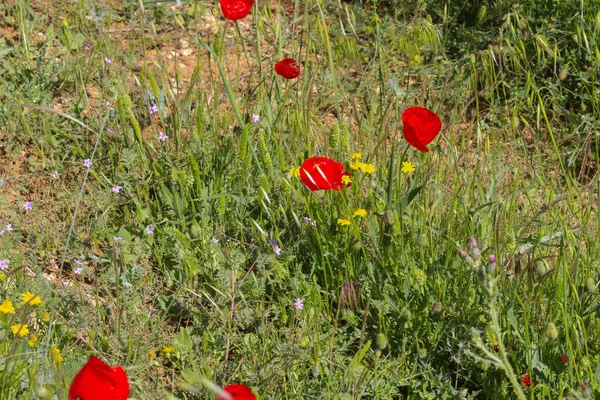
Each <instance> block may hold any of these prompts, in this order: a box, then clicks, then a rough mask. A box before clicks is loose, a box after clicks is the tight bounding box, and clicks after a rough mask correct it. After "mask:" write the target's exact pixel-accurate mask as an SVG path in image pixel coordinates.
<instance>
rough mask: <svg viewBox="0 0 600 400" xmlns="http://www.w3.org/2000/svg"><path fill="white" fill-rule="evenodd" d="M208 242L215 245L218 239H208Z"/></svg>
mask: <svg viewBox="0 0 600 400" xmlns="http://www.w3.org/2000/svg"><path fill="white" fill-rule="evenodd" d="M210 241H211V243H215V244H216V243H219V239H215V238H212V239H210Z"/></svg>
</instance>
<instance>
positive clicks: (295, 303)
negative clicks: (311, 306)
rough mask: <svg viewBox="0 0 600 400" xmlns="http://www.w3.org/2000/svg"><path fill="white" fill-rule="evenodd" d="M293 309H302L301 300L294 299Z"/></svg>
mask: <svg viewBox="0 0 600 400" xmlns="http://www.w3.org/2000/svg"><path fill="white" fill-rule="evenodd" d="M294 307H296V310H302V309H303V308H304V303H303V302H302V299H296V301H294Z"/></svg>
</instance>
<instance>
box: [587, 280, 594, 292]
mask: <svg viewBox="0 0 600 400" xmlns="http://www.w3.org/2000/svg"><path fill="white" fill-rule="evenodd" d="M585 288H586V289H587V290H588V292H593V291H594V290H596V281H595V280H594V278H592V277H589V278H588V279H587V281H586V282H585Z"/></svg>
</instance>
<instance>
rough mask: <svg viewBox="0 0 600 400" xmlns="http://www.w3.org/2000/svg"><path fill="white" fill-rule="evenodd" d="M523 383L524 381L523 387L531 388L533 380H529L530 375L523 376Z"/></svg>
mask: <svg viewBox="0 0 600 400" xmlns="http://www.w3.org/2000/svg"><path fill="white" fill-rule="evenodd" d="M521 381H523V385H525V386H527V387H529V386H531V379H530V378H529V375H527V374H524V375H523V376H521Z"/></svg>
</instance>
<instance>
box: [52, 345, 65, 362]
mask: <svg viewBox="0 0 600 400" xmlns="http://www.w3.org/2000/svg"><path fill="white" fill-rule="evenodd" d="M50 356H51V357H52V360H53V361H54V362H56V363H57V364H58V363H59V362H61V361H62V360H63V357H62V354H60V349H57V348H56V347H53V348H51V349H50Z"/></svg>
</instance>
